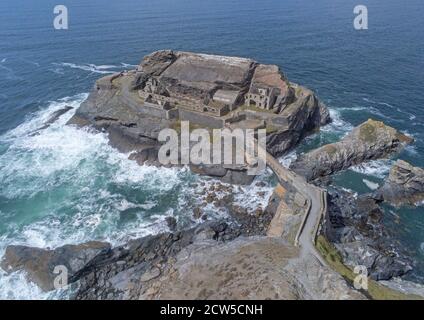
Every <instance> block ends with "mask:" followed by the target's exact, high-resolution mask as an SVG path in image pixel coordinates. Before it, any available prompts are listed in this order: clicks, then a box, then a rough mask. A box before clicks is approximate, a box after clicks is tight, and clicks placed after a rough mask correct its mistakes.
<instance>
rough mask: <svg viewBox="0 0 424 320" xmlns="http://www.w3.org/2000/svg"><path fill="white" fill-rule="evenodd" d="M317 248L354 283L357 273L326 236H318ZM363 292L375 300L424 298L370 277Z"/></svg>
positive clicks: (331, 265)
mask: <svg viewBox="0 0 424 320" xmlns="http://www.w3.org/2000/svg"><path fill="white" fill-rule="evenodd" d="M316 248H317V250H318V252H319V253H320V254H321V255H322V257H323V258H324V259H325V261H327V263H328V265H329V266H330V267H331V268H332V269H333V270H334V271H337V272H338V273H339V274H340V275H341V276H342V277H343V278H345V279H346V281H347V282H348V283H349V284H351V285H352V284H353V281H354V279H355V278H356V277H357V274H355V273H354V272H353V271H352V269H350V268H349V267H348V266H346V265H345V264H344V263H343V258H342V256H341V255H340V253H339V252H338V251H337V249H336V248H335V247H334V246H333V245H332V244H331V243H330V242H329V241H328V240H327V239H326V238H325V237H324V236H322V235H320V236H318V237H317V241H316ZM363 293H364V294H365V295H366V296H368V297H369V298H371V299H373V300H423V298H422V297H420V296H417V295H413V294H405V293H402V292H400V291H397V290H393V289H391V288H388V287H386V286H383V285H381V284H380V283H378V282H377V281H374V280H372V279H368V290H367V291H363Z"/></svg>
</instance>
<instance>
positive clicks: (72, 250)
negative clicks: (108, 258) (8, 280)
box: [1, 241, 111, 291]
mask: <svg viewBox="0 0 424 320" xmlns="http://www.w3.org/2000/svg"><path fill="white" fill-rule="evenodd" d="M110 250H111V245H110V244H109V243H105V242H98V241H91V242H87V243H83V244H79V245H65V246H63V247H59V248H56V249H54V250H48V249H40V248H32V247H27V246H8V247H7V248H6V253H5V255H4V257H3V259H2V262H1V267H2V269H3V270H5V271H6V272H15V271H18V270H23V271H25V272H26V274H27V275H28V279H29V280H30V281H32V282H34V283H36V284H37V285H38V286H39V287H40V288H41V289H43V290H44V291H50V290H53V289H55V288H54V279H55V277H57V276H58V275H57V274H55V273H54V270H55V267H57V266H65V267H66V268H67V271H68V282H69V283H72V282H74V281H76V280H77V279H78V277H79V276H78V274H79V273H80V272H81V271H82V270H83V269H84V268H85V267H86V266H87V265H88V264H89V263H90V262H91V261H93V259H95V258H96V257H98V256H102V255H107V254H109V253H110Z"/></svg>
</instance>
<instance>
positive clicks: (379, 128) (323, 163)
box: [291, 119, 413, 181]
mask: <svg viewBox="0 0 424 320" xmlns="http://www.w3.org/2000/svg"><path fill="white" fill-rule="evenodd" d="M412 141H413V139H412V138H410V137H408V136H405V135H404V134H402V133H400V132H398V131H397V130H396V129H394V128H391V127H389V126H387V125H385V124H384V123H383V122H380V121H374V120H371V119H370V120H368V121H366V122H364V123H363V124H361V125H360V126H358V127H356V128H355V129H353V130H352V132H350V133H349V134H348V135H347V136H346V137H344V138H343V139H342V140H341V141H340V142H336V143H331V144H327V145H325V146H323V147H320V148H318V149H315V150H312V151H311V152H308V153H306V154H303V155H301V156H300V157H299V158H298V159H297V160H296V161H295V162H294V163H293V164H292V165H291V169H292V170H294V171H295V172H297V173H298V174H300V175H303V176H304V177H305V178H306V179H307V180H309V181H311V180H314V179H316V178H319V177H324V176H328V175H331V174H333V173H336V172H338V171H341V170H345V169H348V168H349V167H351V166H354V165H357V164H360V163H362V162H365V161H369V160H373V159H379V158H386V157H389V156H390V155H393V154H394V153H397V152H399V151H400V150H402V148H403V147H405V145H406V144H409V143H411V142H412Z"/></svg>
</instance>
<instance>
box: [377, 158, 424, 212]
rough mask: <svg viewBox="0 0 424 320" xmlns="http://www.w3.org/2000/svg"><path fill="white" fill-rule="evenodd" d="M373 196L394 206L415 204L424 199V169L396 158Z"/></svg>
mask: <svg viewBox="0 0 424 320" xmlns="http://www.w3.org/2000/svg"><path fill="white" fill-rule="evenodd" d="M375 197H376V198H378V199H381V200H384V201H387V202H390V203H392V204H394V205H396V206H400V205H403V204H404V205H415V204H417V203H419V202H422V201H424V170H423V169H422V168H419V167H414V166H412V165H411V164H409V163H408V162H406V161H403V160H398V161H397V162H396V163H395V164H394V165H393V167H392V168H391V170H390V174H389V177H388V178H387V180H386V181H385V183H384V185H383V186H382V187H381V188H380V189H379V190H377V191H376V192H375Z"/></svg>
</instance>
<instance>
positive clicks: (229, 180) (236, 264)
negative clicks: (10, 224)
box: [1, 51, 424, 299]
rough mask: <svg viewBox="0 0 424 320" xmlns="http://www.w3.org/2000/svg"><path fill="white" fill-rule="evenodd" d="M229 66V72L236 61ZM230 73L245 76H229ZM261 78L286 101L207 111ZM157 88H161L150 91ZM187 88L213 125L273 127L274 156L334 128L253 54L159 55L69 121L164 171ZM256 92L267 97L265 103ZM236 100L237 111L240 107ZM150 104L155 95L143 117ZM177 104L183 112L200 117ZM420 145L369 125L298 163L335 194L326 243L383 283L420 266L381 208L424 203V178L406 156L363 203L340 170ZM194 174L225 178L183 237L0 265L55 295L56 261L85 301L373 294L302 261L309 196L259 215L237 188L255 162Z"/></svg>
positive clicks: (49, 252) (117, 78)
mask: <svg viewBox="0 0 424 320" xmlns="http://www.w3.org/2000/svg"><path fill="white" fill-rule="evenodd" d="M227 58H228V59H227ZM204 60H206V61H208V62H209V63H212V64H213V65H214V66H215V67H216V72H217V73H218V75H219V78H220V79H221V80H220V81H215V80H214V81H211V80H210V79H208V78H207V77H206V76H204V75H203V73H202V72H206V71H205V69H204V68H203V65H202V64H203V63H204ZM176 61H177V62H176ZM223 61H224V62H223ZM228 61H230V66H228V65H226V63H228ZM174 64H176V67H175V68H174V69H172V68H173V67H172V68H171V66H174ZM199 65H200V67H199ZM194 66H197V67H198V68H197V67H194ZM227 68H230V69H231V70H233V73H234V74H229V71H228V70H227ZM181 70H183V71H184V72H182V71H181ZM206 74H208V72H206ZM165 75H166V77H165ZM171 76H172V77H174V78H172V77H171ZM213 76H214V77H216V75H215V74H214V75H213ZM234 77H236V78H234ZM199 79H201V80H202V81H200V82H199ZM234 79H236V80H237V81H236V80H234ZM240 79H241V80H240ZM259 80H260V81H263V82H265V84H266V85H267V86H272V88H274V89H276V88H277V89H278V90H279V91H278V92H279V93H280V94H279V95H278V97H277V98H276V100H275V103H274V105H273V106H269V109H268V110H260V109H257V108H256V109H252V108H250V109H249V108H248V107H251V106H246V105H245V106H243V108H244V109H243V108H242V107H240V110H237V109H235V110H236V111H234V110H232V111H230V112H229V113H228V114H225V115H223V116H222V117H221V116H220V117H217V116H211V115H210V114H209V115H208V114H207V113H210V112H211V111H210V110H215V109H213V108H214V107H215V106H216V104H213V103H211V102H210V100H211V99H212V100H213V99H218V98H219V99H224V98H225V99H227V98H228V97H229V96H233V95H234V94H233V93H231V94H230V93H229V92H230V91H231V92H233V91H234V88H236V89H237V90H239V91H240V92H239V93H242V94H247V92H248V90H251V91H250V92H253V91H252V90H253V89H252V88H254V90H259V89H257V88H256V86H257V84H256V82H255V81H259ZM262 85H263V83H262ZM249 86H250V87H249ZM152 87H154V89H152V90H151V88H152ZM259 88H260V86H259ZM146 90H151V91H152V92H150V91H149V92H148V93H149V94H148V95H146ZM232 90H233V91H232ZM261 90H262V89H261ZM271 91H272V90H271ZM254 92H256V91H254ZM258 92H262V91H258ZM182 93H184V94H186V95H189V96H190V97H191V98H193V99H194V98H196V99H198V100H199V99H200V100H201V101H202V103H204V105H203V107H204V108H205V109H204V110H206V111H205V115H204V117H203V118H201V119H202V120H201V121H203V122H204V121H206V122H208V121H212V122H208V123H210V124H211V123H212V124H213V125H212V126H216V125H217V123H218V124H219V123H222V124H223V125H224V124H225V123H227V121H228V123H231V125H232V126H235V127H237V126H244V125H246V122H243V121H245V120H246V119H249V121H250V122H248V123H260V124H261V126H264V127H265V128H266V129H267V151H268V152H270V153H271V154H272V155H275V156H279V155H283V154H286V153H287V152H288V151H289V150H291V149H293V148H294V147H295V146H296V145H297V144H298V143H299V142H300V141H301V140H302V139H303V138H304V137H305V136H306V135H308V134H309V133H311V132H313V131H316V130H318V129H319V128H320V126H323V125H325V124H327V123H328V122H329V121H330V117H329V112H328V109H327V108H326V107H325V106H324V105H323V104H322V103H321V102H319V100H318V99H317V97H316V96H315V94H314V93H313V92H312V91H310V90H308V89H306V88H303V87H301V86H298V85H296V84H293V83H291V82H289V81H288V80H287V79H286V78H285V76H284V75H283V74H282V73H281V72H280V71H279V69H278V67H276V66H267V65H261V64H258V63H257V62H254V61H251V60H248V59H241V58H231V57H226V58H225V59H224V58H222V57H216V56H210V55H198V54H192V53H185V52H172V51H159V52H156V53H153V54H151V55H149V56H147V57H145V58H144V60H143V61H142V62H141V64H140V66H139V67H138V68H137V69H136V70H132V71H129V72H123V73H119V74H115V75H112V76H108V77H105V78H102V79H100V80H98V81H97V82H96V85H95V87H94V89H93V91H92V93H91V94H90V95H89V97H88V99H87V100H86V101H85V102H84V103H83V104H82V105H81V106H80V108H79V109H78V110H77V111H76V113H75V115H74V116H73V117H72V118H71V120H70V121H69V122H68V125H77V126H79V127H91V128H94V129H95V130H99V131H104V132H107V134H108V137H109V142H110V144H111V145H112V146H113V147H115V148H116V149H117V150H119V151H120V152H122V153H126V154H128V155H129V159H131V160H134V161H136V162H137V163H138V164H139V165H155V166H161V164H160V163H159V162H158V150H159V148H160V146H161V143H160V142H159V141H158V132H159V131H160V130H161V129H164V128H174V129H175V128H178V125H179V124H180V122H181V120H184V119H182V118H172V117H171V115H174V113H169V111H170V110H174V111H175V109H169V108H170V106H169V102H170V101H174V100H172V99H173V98H172V97H173V96H175V95H177V94H178V95H181V94H182ZM140 95H141V96H142V97H144V98H143V100H140V99H141V98H140ZM152 97H159V98H160V97H162V98H163V99H165V100H166V102H167V103H168V104H166V103H165V104H163V105H161V104H160V103H159V102H158V103H159V104H157V105H156V106H154V107H152V108H153V109H152V108H151V107H149V106H150V105H151V104H152V102H151V99H152ZM246 97H249V99H255V95H250V96H249V95H248V94H247V95H246ZM159 98H158V99H159ZM171 98H172V99H171ZM238 98H239V96H238ZM238 98H237V99H238ZM274 98H275V97H274ZM237 99H235V100H234V101H235V103H236V102H237V103H239V100H237ZM145 100H148V101H147V104H145V106H146V108H144V109H143V108H141V105H142V104H143V103H145V102H146V101H145ZM200 100H199V101H200ZM261 101H262V100H261ZM158 106H165V108H164V109H163V110H161V112H159V111H158V110H156V109H154V108H157V107H158ZM221 107H223V108H226V107H227V106H226V105H224V106H221ZM140 108H141V109H140ZM149 108H150V109H149ZM176 109H178V111H179V112H180V117H183V115H185V112H188V111H187V110H185V109H184V108H181V109H179V108H176ZM146 110H148V111H146ZM149 110H150V111H149ZM67 111H69V108H65V109H64V110H59V111H58V112H56V113H55V114H53V115H52V117H51V119H50V120H48V122H46V124H45V126H43V127H41V128H40V129H39V130H43V129H44V128H46V127H47V126H49V125H50V124H51V123H53V122H54V121H55V120H57V118H58V117H60V116H61V115H62V114H63V113H65V112H67ZM155 112H158V113H155ZM158 114H160V115H165V116H163V117H162V116H159V115H158ZM197 116H199V115H197ZM170 117H171V118H170ZM199 117H200V116H199ZM211 119H212V120H211ZM240 119H243V120H240ZM218 120H219V121H218ZM255 121H256V122H255ZM35 134H36V133H35ZM411 142H412V139H411V138H409V137H407V136H406V135H404V134H402V133H400V132H398V131H397V130H395V129H394V128H391V127H388V126H386V125H385V124H384V123H382V122H379V121H374V120H371V119H370V120H368V121H366V122H365V123H363V124H361V125H359V126H358V127H356V128H355V129H353V131H352V132H351V133H350V134H348V135H347V136H346V137H344V138H343V139H342V140H341V141H339V142H337V143H332V144H329V145H325V146H322V147H320V148H317V149H315V150H313V151H311V152H308V153H306V154H302V155H300V157H299V158H298V159H297V160H296V161H295V162H294V163H292V165H291V166H290V169H291V170H293V171H294V172H296V173H297V174H299V175H301V176H303V177H305V178H306V180H308V181H312V182H313V183H314V184H316V185H319V186H320V187H322V188H324V189H327V190H328V199H327V200H328V210H327V212H326V215H325V217H324V221H323V223H322V226H321V229H320V230H321V235H324V236H325V237H326V238H327V239H328V240H329V241H330V242H331V243H332V244H334V246H335V247H336V248H337V250H338V251H339V252H340V253H341V255H342V257H343V262H344V264H346V265H347V266H349V267H354V266H356V265H364V266H366V267H367V269H368V272H369V276H370V278H371V279H373V280H390V279H392V278H394V277H401V276H403V275H405V274H407V273H408V272H410V271H411V269H412V268H413V261H412V259H410V258H409V257H408V256H407V254H406V253H405V252H404V250H403V249H402V248H400V247H399V245H398V244H396V243H393V240H392V237H391V235H390V234H389V233H388V232H387V230H385V228H384V226H383V224H382V217H383V215H384V211H383V210H382V208H381V206H380V204H381V203H382V202H383V201H384V202H385V201H387V202H390V203H395V204H399V203H401V202H402V203H405V202H406V203H408V204H414V203H416V202H417V201H422V199H423V194H424V192H423V190H424V187H423V186H424V174H423V170H422V169H420V168H414V167H412V165H409V164H407V163H405V162H403V161H398V162H397V163H396V165H395V166H394V167H393V169H392V171H391V173H390V176H389V178H388V180H387V182H386V184H385V185H384V186H383V187H381V188H380V189H379V190H377V191H376V192H374V193H372V194H366V195H361V196H356V195H354V194H353V193H349V192H347V191H343V190H341V189H340V188H337V187H335V186H332V185H331V183H330V181H329V179H330V178H329V176H331V175H332V174H334V173H336V172H339V171H342V170H346V169H348V168H349V167H351V166H353V165H357V164H360V163H363V162H366V161H369V160H372V159H380V158H386V157H391V156H393V155H395V154H397V153H398V152H399V151H400V150H402V148H404V147H405V145H407V144H409V143H411ZM190 169H191V170H192V171H193V172H195V173H197V174H200V175H208V176H210V177H212V178H217V179H219V180H220V181H221V182H218V181H216V182H214V183H212V184H211V185H209V186H206V185H201V186H200V187H201V188H200V190H201V191H200V194H199V199H201V201H200V203H201V204H200V205H198V206H197V207H195V208H194V209H193V220H194V221H196V223H195V225H194V226H191V227H189V228H183V229H181V228H180V226H179V225H178V221H177V220H176V219H175V217H167V218H166V222H167V225H168V227H169V230H170V231H169V232H166V233H162V234H157V235H150V236H147V237H143V238H140V239H134V240H131V241H129V242H128V243H126V244H123V245H120V246H116V247H112V246H111V245H110V244H109V243H104V242H96V241H93V242H88V243H84V244H79V245H67V246H63V247H60V248H55V249H39V248H31V247H25V246H9V247H7V249H6V253H5V255H4V257H3V259H2V261H1V267H2V269H3V270H5V271H6V272H16V271H22V270H23V271H25V272H26V274H27V276H28V279H29V280H30V281H32V282H34V283H36V284H37V285H39V286H40V288H42V289H43V290H44V291H50V290H53V289H54V288H55V287H54V279H55V276H56V273H55V267H56V266H57V265H63V266H65V267H66V268H67V269H68V271H69V278H68V280H69V282H70V283H71V284H72V288H73V289H74V290H75V293H74V294H73V296H72V297H71V298H72V299H160V298H171V299H172V298H179V299H180V298H186V299H223V298H235V299H243V298H249V299H267V298H271V299H272V298H273V299H363V298H365V296H364V295H363V294H362V293H361V292H358V291H356V290H355V289H353V288H352V286H351V284H349V283H347V282H346V281H345V280H344V279H343V278H342V277H341V276H340V275H339V274H337V273H336V272H335V271H334V270H332V269H331V268H329V267H328V266H325V265H323V264H322V263H320V262H319V261H317V259H316V258H315V257H314V256H312V255H306V256H302V257H299V249H298V247H296V246H295V245H294V242H295V241H294V238H295V235H296V233H297V231H298V229H299V226H300V225H301V223H302V220H303V217H304V214H305V202H306V201H305V199H303V201H301V200H302V199H301V200H299V198H298V196H297V195H296V192H294V190H292V188H290V185H284V186H282V185H280V184H278V185H277V187H276V188H275V190H274V192H273V194H272V195H271V196H270V197H269V199H268V205H267V206H266V207H264V208H263V207H259V206H257V207H255V208H254V209H253V210H252V209H248V208H246V207H245V206H243V204H239V203H237V202H236V201H235V194H236V191H235V188H238V185H242V184H244V185H249V184H251V183H252V181H253V179H254V176H249V175H247V174H246V171H247V169H246V167H243V166H241V167H240V166H233V165H215V166H211V165H192V166H190ZM255 183H259V184H260V183H261V182H255ZM197 187H199V186H197ZM258 196H260V197H265V195H264V194H259V195H258ZM208 205H210V206H213V208H214V210H216V211H219V210H221V211H224V212H226V215H225V216H224V217H219V218H214V217H209V216H208V215H207V214H206V213H205V212H204V210H203V209H204V207H205V206H208ZM277 211H278V212H280V214H282V215H281V217H280V219H281V221H278V223H283V227H282V230H281V234H278V235H277V236H276V235H275V233H274V232H273V230H271V229H272V228H271V225H272V221H273V219H274V218H275V216H276V213H277ZM242 284H243V285H242Z"/></svg>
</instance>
